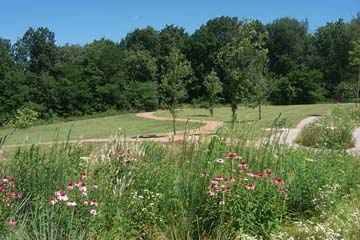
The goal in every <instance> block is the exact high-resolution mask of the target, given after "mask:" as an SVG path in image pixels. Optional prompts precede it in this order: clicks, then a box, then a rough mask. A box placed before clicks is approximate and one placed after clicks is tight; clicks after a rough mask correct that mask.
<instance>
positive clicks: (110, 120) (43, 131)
mask: <svg viewBox="0 0 360 240" xmlns="http://www.w3.org/2000/svg"><path fill="white" fill-rule="evenodd" d="M185 125H186V123H185V122H178V123H177V129H178V130H179V131H181V130H184V129H185ZM200 125H201V124H199V123H189V124H188V128H197V127H199V126H200ZM119 128H122V129H125V130H126V135H127V136H138V135H150V134H151V135H152V134H160V135H161V134H165V133H169V132H172V122H171V121H157V120H149V119H143V118H139V117H136V116H135V115H134V114H124V115H117V116H110V117H101V118H93V119H86V120H78V121H69V122H63V123H54V124H46V125H40V126H34V127H32V128H30V129H29V130H17V131H16V132H15V133H14V134H13V135H11V136H9V137H8V139H7V141H6V144H7V145H10V144H21V143H24V142H26V136H28V141H27V142H28V143H38V142H48V141H52V140H54V139H57V140H59V141H61V140H66V139H67V135H68V133H69V131H70V130H71V135H70V140H73V139H90V138H108V137H109V136H111V135H114V134H116V133H117V131H118V129H119ZM57 129H58V130H59V132H58V136H57ZM11 131H12V129H2V130H0V136H5V135H8V134H9V133H10V132H11Z"/></svg>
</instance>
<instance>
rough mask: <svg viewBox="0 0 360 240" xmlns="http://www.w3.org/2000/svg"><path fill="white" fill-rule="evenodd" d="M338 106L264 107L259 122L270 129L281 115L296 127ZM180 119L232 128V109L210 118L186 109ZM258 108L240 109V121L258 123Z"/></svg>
mask: <svg viewBox="0 0 360 240" xmlns="http://www.w3.org/2000/svg"><path fill="white" fill-rule="evenodd" d="M337 105H338V104H311V105H292V106H263V107H262V113H263V114H262V117H263V119H262V120H260V121H258V122H257V126H258V127H260V128H263V127H269V126H271V124H272V123H273V121H274V119H275V118H276V117H277V116H278V115H279V114H280V113H281V118H286V119H287V121H288V122H287V123H288V124H289V126H290V127H296V125H297V124H298V123H299V122H300V121H301V120H302V119H303V118H305V117H308V116H311V115H329V114H330V112H331V110H332V109H334V108H335V107H336V106H337ZM156 116H161V117H169V116H170V114H169V113H167V112H159V113H157V114H156ZM178 117H179V118H190V119H200V120H201V119H202V120H218V121H224V122H225V126H230V122H231V110H230V107H220V108H215V109H214V116H213V117H210V115H209V111H208V110H206V109H201V108H195V109H184V110H179V112H178ZM257 117H258V110H257V108H255V109H252V108H244V107H240V108H239V110H238V120H239V121H257Z"/></svg>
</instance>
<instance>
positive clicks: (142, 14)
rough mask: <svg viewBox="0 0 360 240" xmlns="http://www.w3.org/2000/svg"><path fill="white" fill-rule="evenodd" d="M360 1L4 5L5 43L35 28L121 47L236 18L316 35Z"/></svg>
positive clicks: (34, 1)
mask: <svg viewBox="0 0 360 240" xmlns="http://www.w3.org/2000/svg"><path fill="white" fill-rule="evenodd" d="M359 11H360V0H181V1H179V0H178V1H171V0H141V1H140V0H127V1H123V0H117V1H116V0H61V1H60V0H57V1H55V0H42V1H40V0H11V1H8V0H4V1H2V2H1V6H0V37H2V38H6V39H10V40H11V42H12V43H14V42H15V41H16V40H17V39H18V38H20V37H22V36H23V34H24V33H25V32H26V30H27V29H28V28H29V27H34V28H37V27H41V26H43V27H48V28H49V29H50V30H51V31H53V32H55V39H56V44H58V45H64V44H65V43H71V44H86V43H90V42H92V41H93V40H95V39H99V38H102V37H104V38H107V39H111V40H113V41H116V42H119V41H120V40H121V39H122V38H123V37H125V36H126V34H127V33H129V32H131V31H133V30H134V29H135V28H143V27H146V26H152V27H154V28H155V29H156V30H161V29H162V28H163V27H164V26H165V25H167V24H168V25H169V24H174V25H176V26H180V27H184V28H185V30H186V31H187V32H188V33H190V34H192V33H193V32H194V31H195V30H196V29H198V28H199V27H200V26H201V25H203V24H205V23H206V22H207V21H208V20H209V19H212V18H215V17H219V16H231V17H233V16H236V17H239V18H240V19H241V18H250V19H259V20H261V21H262V22H263V23H270V22H272V21H273V20H275V19H278V18H282V17H292V18H296V19H298V20H305V19H307V20H308V22H309V28H310V31H312V32H313V31H315V30H316V29H317V28H318V27H319V26H323V25H325V24H326V23H327V22H333V21H336V20H338V19H339V18H343V19H344V20H345V21H350V20H351V19H352V18H353V17H355V16H356V15H357V13H358V12H359Z"/></svg>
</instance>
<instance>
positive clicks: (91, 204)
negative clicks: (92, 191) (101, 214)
mask: <svg viewBox="0 0 360 240" xmlns="http://www.w3.org/2000/svg"><path fill="white" fill-rule="evenodd" d="M90 206H95V207H97V206H98V203H97V201H96V199H93V200H91V201H90Z"/></svg>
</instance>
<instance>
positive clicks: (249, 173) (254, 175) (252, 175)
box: [246, 172, 256, 177]
mask: <svg viewBox="0 0 360 240" xmlns="http://www.w3.org/2000/svg"><path fill="white" fill-rule="evenodd" d="M246 175H248V176H249V177H256V174H255V173H252V172H247V173H246Z"/></svg>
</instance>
